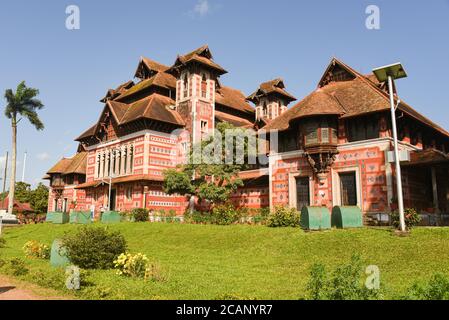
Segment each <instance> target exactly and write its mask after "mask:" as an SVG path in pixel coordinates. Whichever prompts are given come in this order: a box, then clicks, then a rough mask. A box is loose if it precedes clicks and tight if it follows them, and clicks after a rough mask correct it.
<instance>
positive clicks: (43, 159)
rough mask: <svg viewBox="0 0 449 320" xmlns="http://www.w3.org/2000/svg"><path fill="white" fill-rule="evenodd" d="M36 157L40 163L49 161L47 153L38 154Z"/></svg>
mask: <svg viewBox="0 0 449 320" xmlns="http://www.w3.org/2000/svg"><path fill="white" fill-rule="evenodd" d="M36 157H37V158H38V159H39V160H40V161H46V160H48V159H50V155H49V154H48V153H47V152H42V153H39V154H38V155H37V156H36Z"/></svg>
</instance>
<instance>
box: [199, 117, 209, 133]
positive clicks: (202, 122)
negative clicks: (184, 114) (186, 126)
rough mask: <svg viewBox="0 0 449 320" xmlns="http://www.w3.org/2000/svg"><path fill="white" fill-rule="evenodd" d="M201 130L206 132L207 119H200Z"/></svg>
mask: <svg viewBox="0 0 449 320" xmlns="http://www.w3.org/2000/svg"><path fill="white" fill-rule="evenodd" d="M201 132H202V133H207V132H208V126H207V121H205V120H201Z"/></svg>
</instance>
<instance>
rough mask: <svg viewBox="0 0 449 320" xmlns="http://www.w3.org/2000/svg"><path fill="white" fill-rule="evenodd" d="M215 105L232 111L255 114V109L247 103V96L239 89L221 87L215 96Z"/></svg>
mask: <svg viewBox="0 0 449 320" xmlns="http://www.w3.org/2000/svg"><path fill="white" fill-rule="evenodd" d="M215 103H216V104H220V105H223V106H225V107H229V108H231V109H235V110H239V111H243V112H246V113H251V114H254V113H255V110H254V108H253V107H252V106H251V105H250V104H249V103H248V102H247V101H246V98H245V95H244V94H243V93H242V92H241V91H240V90H237V89H234V88H231V87H226V86H221V87H220V88H218V89H217V92H216V94H215Z"/></svg>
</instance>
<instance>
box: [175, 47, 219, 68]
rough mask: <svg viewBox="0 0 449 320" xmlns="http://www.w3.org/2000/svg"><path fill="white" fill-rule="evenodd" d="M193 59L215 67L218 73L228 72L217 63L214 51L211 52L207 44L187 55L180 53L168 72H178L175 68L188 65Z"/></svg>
mask: <svg viewBox="0 0 449 320" xmlns="http://www.w3.org/2000/svg"><path fill="white" fill-rule="evenodd" d="M193 61H194V62H198V63H201V64H203V65H205V66H207V67H209V68H212V69H214V70H215V71H217V72H218V74H225V73H227V71H226V70H225V69H223V68H222V67H221V66H220V65H218V64H217V63H215V62H214V61H213V57H212V53H211V52H210V50H209V47H208V46H207V45H204V46H202V47H200V48H198V49H195V50H193V51H192V52H189V53H187V54H185V55H179V56H178V57H177V58H176V61H175V63H174V64H173V66H172V67H171V68H170V69H169V70H167V72H169V73H173V72H176V71H175V70H176V69H177V68H178V67H179V66H181V65H186V64H188V63H190V62H193Z"/></svg>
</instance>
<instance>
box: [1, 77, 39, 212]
mask: <svg viewBox="0 0 449 320" xmlns="http://www.w3.org/2000/svg"><path fill="white" fill-rule="evenodd" d="M38 94H39V90H38V89H34V88H28V87H27V86H26V85H25V81H22V82H21V83H20V84H19V85H18V86H17V90H16V92H13V91H12V89H8V90H6V91H5V99H6V101H7V103H8V104H7V105H6V108H5V115H6V117H7V118H8V119H11V128H12V159H11V161H12V165H11V178H10V182H9V203H8V213H9V214H12V213H13V207H14V191H15V185H16V158H17V125H18V123H19V122H20V120H22V118H27V119H28V120H29V121H30V122H31V124H32V125H33V126H34V127H35V128H36V129H37V130H43V129H44V124H43V123H42V121H41V120H40V119H39V116H38V115H37V112H36V111H37V110H40V109H42V108H43V107H44V105H43V104H42V102H41V101H40V100H38V99H36V96H37V95H38ZM18 116H19V117H20V118H19V119H17V117H18Z"/></svg>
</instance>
